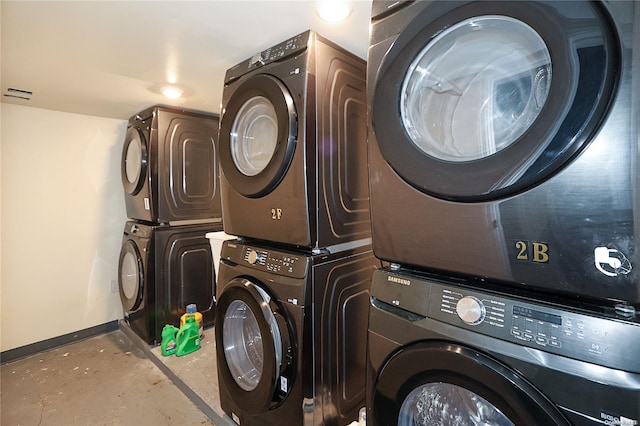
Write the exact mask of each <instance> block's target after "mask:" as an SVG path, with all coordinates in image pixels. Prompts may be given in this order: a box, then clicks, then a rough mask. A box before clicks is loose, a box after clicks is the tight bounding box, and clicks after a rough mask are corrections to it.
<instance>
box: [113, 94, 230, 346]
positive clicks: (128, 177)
mask: <svg viewBox="0 0 640 426" xmlns="http://www.w3.org/2000/svg"><path fill="white" fill-rule="evenodd" d="M217 135H218V117H217V116H215V115H209V114H204V113H200V112H196V111H188V110H182V109H175V108H169V107H163V106H155V107H152V108H149V109H146V110H144V111H142V112H140V113H139V114H136V115H135V116H133V117H131V118H130V120H129V125H128V128H127V133H126V138H125V142H124V148H123V152H122V163H121V167H122V183H123V187H124V191H125V202H126V207H127V216H128V217H129V218H130V219H131V220H130V221H128V222H127V223H126V225H125V229H124V237H123V241H122V250H121V253H120V262H119V272H118V274H119V290H120V298H121V300H122V306H123V311H124V319H125V321H126V323H127V324H129V326H130V327H131V329H132V330H134V331H135V332H136V333H137V334H138V335H139V336H140V337H141V338H142V339H143V340H144V341H145V342H147V343H150V344H153V343H159V342H160V340H161V330H162V328H163V326H164V325H165V324H172V325H174V326H176V327H177V326H179V325H180V316H181V315H182V314H183V313H185V307H186V305H187V304H191V303H195V304H196V306H197V308H198V310H199V311H200V312H201V313H202V314H203V322H204V326H205V327H206V326H209V325H212V324H213V320H214V312H215V309H214V308H215V271H214V265H213V260H212V256H211V247H210V245H209V241H208V240H207V238H206V237H205V235H206V234H207V233H211V232H215V231H221V230H222V214H221V206H220V191H219V170H218V157H217V156H218V154H217V149H218V148H217Z"/></svg>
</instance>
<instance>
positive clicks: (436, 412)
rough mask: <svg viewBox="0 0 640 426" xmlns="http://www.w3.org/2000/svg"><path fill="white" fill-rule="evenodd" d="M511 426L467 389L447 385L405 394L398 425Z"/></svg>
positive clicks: (429, 386)
mask: <svg viewBox="0 0 640 426" xmlns="http://www.w3.org/2000/svg"><path fill="white" fill-rule="evenodd" d="M430 425H457V426H476V425H493V426H514V424H513V422H512V421H511V420H509V419H508V418H507V417H506V416H505V415H504V414H503V413H502V412H501V411H500V410H498V409H497V408H496V407H495V406H494V405H493V404H491V403H490V402H489V401H487V400H486V399H484V398H483V397H481V396H479V395H477V394H476V393H474V392H471V391H470V390H467V389H465V388H463V387H461V386H457V385H453V384H450V383H427V384H424V385H422V386H419V387H417V388H416V389H414V390H413V391H411V392H410V393H409V395H407V397H406V398H405V400H404V402H403V403H402V406H401V407H400V414H399V416H398V426H430Z"/></svg>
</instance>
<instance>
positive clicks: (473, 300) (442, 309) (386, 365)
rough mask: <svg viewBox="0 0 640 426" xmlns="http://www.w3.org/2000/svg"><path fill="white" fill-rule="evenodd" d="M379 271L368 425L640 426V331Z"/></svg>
mask: <svg viewBox="0 0 640 426" xmlns="http://www.w3.org/2000/svg"><path fill="white" fill-rule="evenodd" d="M461 283H462V282H461V281H460V280H455V279H454V280H451V279H445V278H443V277H441V276H437V275H432V276H426V275H416V274H407V273H403V274H401V273H397V272H392V271H389V270H385V269H381V270H378V271H376V272H375V273H374V275H373V279H372V287H371V301H372V305H371V311H370V319H369V334H368V345H369V347H368V352H367V353H368V367H367V368H368V374H367V425H368V426H378V425H385V426H387V425H398V426H406V425H412V426H433V425H495V426H533V425H539V426H547V425H554V426H595V425H636V424H638V421H640V404H639V401H640V347H638V344H637V342H638V341H640V325H639V324H638V323H637V322H629V321H625V320H624V319H621V318H617V317H616V316H615V315H611V314H610V313H609V314H607V313H606V312H604V311H603V312H600V313H598V314H596V313H593V312H588V313H587V312H585V311H581V310H580V309H578V308H575V307H567V306H562V305H558V304H555V303H551V302H550V301H542V300H537V299H531V298H525V297H515V296H513V295H510V294H505V293H500V292H494V291H488V290H487V289H486V288H482V289H479V288H478V287H472V286H468V285H467V284H468V283H462V284H461Z"/></svg>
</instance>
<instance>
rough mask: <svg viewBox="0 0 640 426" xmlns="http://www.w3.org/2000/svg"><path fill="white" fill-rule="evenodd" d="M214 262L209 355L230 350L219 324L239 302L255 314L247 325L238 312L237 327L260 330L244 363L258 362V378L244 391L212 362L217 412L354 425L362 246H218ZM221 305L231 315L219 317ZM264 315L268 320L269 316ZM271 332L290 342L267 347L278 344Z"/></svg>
mask: <svg viewBox="0 0 640 426" xmlns="http://www.w3.org/2000/svg"><path fill="white" fill-rule="evenodd" d="M221 259H222V260H221V266H220V272H219V274H220V275H219V283H220V284H219V287H218V306H217V308H216V309H217V315H216V345H217V349H216V350H217V356H218V359H219V360H226V359H227V358H226V357H227V355H225V350H224V349H223V348H225V347H226V348H232V345H225V343H224V339H223V334H224V328H225V326H224V324H225V321H232V320H235V318H238V316H239V315H237V312H238V309H237V308H238V306H240V305H242V309H241V311H243V312H245V311H246V310H247V308H245V306H246V307H248V310H250V311H251V312H252V315H253V318H255V323H254V320H253V319H251V315H246V314H243V315H242V317H243V318H249V319H250V320H248V321H245V323H246V324H252V325H251V326H250V327H246V328H245V327H243V328H244V329H259V330H260V333H259V334H260V335H261V336H262V338H261V339H260V341H261V342H262V347H263V350H262V352H261V353H262V359H263V360H264V361H263V362H262V363H260V362H253V364H254V365H262V366H264V367H263V369H262V375H263V376H262V378H261V379H260V380H258V381H255V382H252V383H253V384H252V385H250V386H247V387H248V388H251V389H249V390H247V389H243V388H242V385H240V384H239V383H238V382H237V381H236V380H235V379H234V377H236V376H234V375H233V374H232V373H231V369H232V367H230V366H229V365H228V362H220V363H219V364H218V369H219V373H218V376H219V377H220V378H221V379H220V384H219V388H220V400H221V405H222V408H223V410H224V411H225V412H226V413H227V414H228V415H229V416H230V417H231V418H233V419H234V420H235V421H236V422H239V423H241V424H247V425H253V424H255V425H258V424H259V425H266V424H274V425H276V424H282V421H283V420H282V419H284V418H286V419H287V424H338V425H346V424H348V423H350V422H352V421H353V420H356V419H357V417H358V411H359V409H360V408H361V407H362V406H364V367H365V362H366V353H365V348H366V321H367V314H368V305H369V303H368V300H369V288H370V277H371V274H372V272H373V270H374V269H375V267H376V266H377V264H378V261H377V259H375V257H374V256H373V254H372V252H371V250H370V247H367V246H364V247H361V248H358V249H352V250H349V251H346V252H343V253H335V254H331V253H322V254H317V255H312V254H310V253H307V254H305V253H301V252H295V251H288V250H283V249H282V248H273V247H268V246H265V245H256V244H243V243H239V242H235V241H225V242H224V243H223V249H222V253H221ZM254 302H255V303H254ZM230 306H232V307H233V309H232V312H233V313H234V315H230V316H227V317H225V312H226V311H227V310H228V309H229V307H230ZM267 307H268V309H266V311H265V310H264V309H265V308H267ZM271 313H273V314H274V315H275V317H276V319H275V320H271V319H269V318H270V315H271ZM270 323H272V324H273V325H270ZM275 330H280V331H278V332H276V331H275ZM255 334H256V333H248V334H247V337H246V340H249V341H255V340H256V339H253V338H252V337H251V336H255ZM276 336H289V338H290V340H289V342H290V344H284V343H282V344H277V343H276V344H273V343H272V342H273V341H276V342H277V341H281V342H284V340H285V339H284V338H282V337H276ZM274 337H275V338H274ZM249 346H250V347H251V346H252V345H249ZM278 346H280V347H281V348H282V350H281V353H282V356H281V361H280V364H281V367H280V369H278V368H275V367H273V365H278V362H276V358H277V357H276V356H275V355H274V353H277V351H274V348H275V347H278ZM287 348H290V350H287ZM234 350H236V349H234ZM245 353H246V354H247V355H244V354H243V355H241V356H239V358H240V359H243V358H247V359H254V358H252V356H251V354H252V353H260V351H257V352H252V351H246V352H245ZM285 360H286V362H285ZM239 364H240V363H239ZM243 365H246V364H243ZM274 371H275V372H276V373H273V372H274ZM278 371H280V372H279V374H278ZM283 371H285V372H283ZM248 376H251V375H250V374H249V375H242V377H248ZM238 377H239V376H238ZM283 377H284V378H285V380H284V382H283V380H282V378H283ZM265 395H269V396H268V397H265Z"/></svg>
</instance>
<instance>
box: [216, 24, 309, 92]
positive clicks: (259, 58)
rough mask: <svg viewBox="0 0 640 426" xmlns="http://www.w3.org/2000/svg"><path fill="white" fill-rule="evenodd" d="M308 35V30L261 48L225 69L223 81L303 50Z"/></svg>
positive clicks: (305, 46)
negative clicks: (260, 50) (259, 50)
mask: <svg viewBox="0 0 640 426" xmlns="http://www.w3.org/2000/svg"><path fill="white" fill-rule="evenodd" d="M309 36H310V32H309V31H306V32H304V33H302V34H298V35H297V36H294V37H291V38H290V39H288V40H286V41H283V42H282V43H280V44H276V45H275V46H272V47H270V48H268V49H266V50H263V51H262V52H258V53H256V54H255V55H253V56H252V57H250V58H249V59H247V60H245V61H244V62H241V63H240V64H238V65H236V66H234V67H233V68H231V69H229V70H228V71H227V74H226V75H225V79H224V81H225V83H228V82H230V81H231V80H235V79H236V78H238V77H240V76H242V75H244V74H245V73H247V72H249V71H252V70H254V69H256V68H259V67H262V66H264V65H267V64H269V63H271V62H275V61H278V60H280V59H283V58H285V57H288V56H291V55H294V54H296V53H298V52H302V51H304V50H305V49H306V48H307V43H308V41H309Z"/></svg>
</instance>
